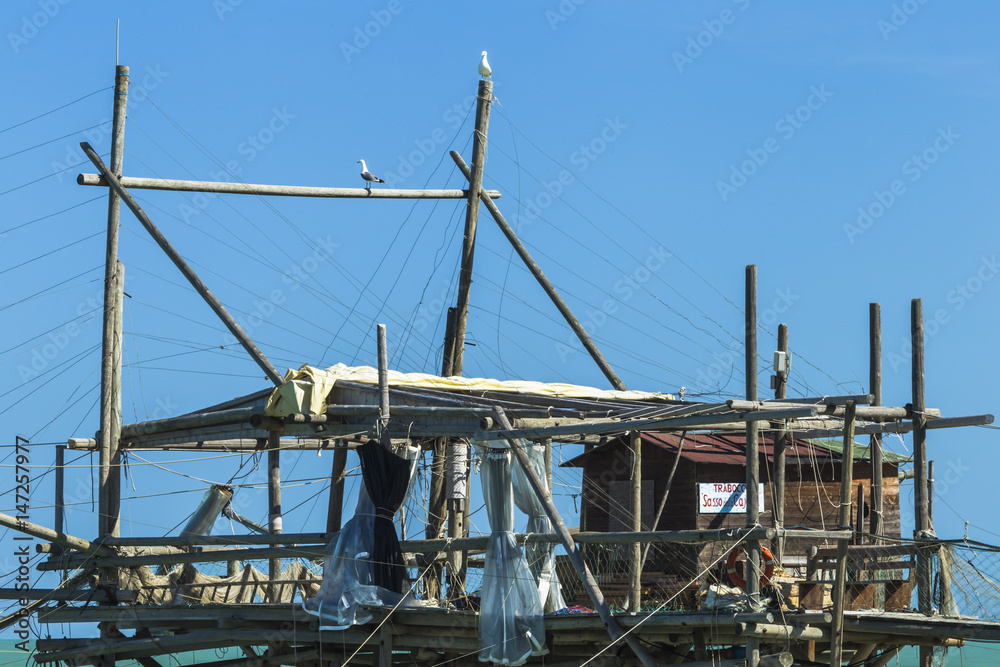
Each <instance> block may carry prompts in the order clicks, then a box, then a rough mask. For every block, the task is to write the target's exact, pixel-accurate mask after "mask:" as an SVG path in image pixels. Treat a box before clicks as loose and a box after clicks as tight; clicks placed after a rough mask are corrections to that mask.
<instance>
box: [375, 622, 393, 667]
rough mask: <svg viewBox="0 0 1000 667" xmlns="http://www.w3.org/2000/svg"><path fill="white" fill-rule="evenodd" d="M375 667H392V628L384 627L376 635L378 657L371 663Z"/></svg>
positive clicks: (389, 626)
mask: <svg viewBox="0 0 1000 667" xmlns="http://www.w3.org/2000/svg"><path fill="white" fill-rule="evenodd" d="M373 663H374V664H375V665H376V667H392V626H391V625H384V626H383V627H382V628H381V629H380V630H379V633H378V655H377V658H376V660H374V661H373Z"/></svg>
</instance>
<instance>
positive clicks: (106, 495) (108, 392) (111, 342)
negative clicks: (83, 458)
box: [97, 65, 128, 536]
mask: <svg viewBox="0 0 1000 667" xmlns="http://www.w3.org/2000/svg"><path fill="white" fill-rule="evenodd" d="M127 104H128V67H127V66H126V65H119V66H118V67H116V68H115V98H114V112H113V115H112V119H111V158H110V161H111V165H110V167H109V169H110V170H111V172H112V173H113V174H114V175H115V176H121V173H122V162H123V158H124V155H125V115H126V106H127ZM120 209H121V200H120V198H119V196H118V193H117V192H115V191H114V190H109V191H108V235H107V244H106V248H105V254H104V320H103V330H102V335H101V425H100V428H101V452H100V472H99V477H98V488H99V494H98V515H97V516H98V534H99V535H112V536H117V534H118V533H117V531H118V515H117V513H115V514H114V515H113V514H112V511H113V509H112V504H113V502H114V501H113V500H112V495H113V493H114V490H115V484H114V481H113V480H112V477H117V476H118V475H119V470H118V468H117V467H116V466H115V458H116V456H117V452H118V439H119V436H120V433H121V413H120V412H118V413H117V414H116V410H115V406H116V405H118V404H119V400H120V398H119V397H118V396H116V395H115V387H116V383H115V380H114V377H115V373H116V371H115V367H114V360H115V347H116V345H118V344H120V341H121V336H120V334H118V335H116V331H115V304H116V302H117V300H118V296H117V293H118V288H119V285H118V281H117V278H118V224H119V212H120ZM119 359H120V357H119ZM120 373H121V369H120V368H119V369H118V374H119V376H120Z"/></svg>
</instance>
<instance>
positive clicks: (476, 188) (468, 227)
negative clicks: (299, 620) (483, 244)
mask: <svg viewBox="0 0 1000 667" xmlns="http://www.w3.org/2000/svg"><path fill="white" fill-rule="evenodd" d="M492 105H493V82H492V81H490V80H488V79H482V80H480V82H479V94H478V96H477V100H476V127H475V130H474V132H475V133H474V135H473V137H472V170H471V173H470V175H469V199H468V203H467V205H466V209H465V234H464V236H463V238H462V265H461V269H460V273H459V278H458V316H457V319H456V320H455V354H454V359H455V361H454V366H455V367H454V369H453V370H452V372H453V373H454V375H461V374H462V365H463V360H464V358H465V331H466V324H467V322H468V317H469V293H470V291H471V289H472V262H473V257H474V255H475V251H476V225H477V223H478V221H479V192H480V190H481V189H482V185H483V168H484V167H485V165H486V134H487V130H488V129H489V125H490V107H491V106H492Z"/></svg>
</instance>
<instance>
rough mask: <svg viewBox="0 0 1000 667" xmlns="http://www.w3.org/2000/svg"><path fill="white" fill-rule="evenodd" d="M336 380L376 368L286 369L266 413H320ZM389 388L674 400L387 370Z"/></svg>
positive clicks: (364, 375) (370, 379)
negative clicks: (282, 381)
mask: <svg viewBox="0 0 1000 667" xmlns="http://www.w3.org/2000/svg"><path fill="white" fill-rule="evenodd" d="M337 381H345V382H357V383H359V384H371V385H377V384H378V369H375V368H372V367H371V366H345V365H344V364H337V365H336V366H331V367H330V368H327V369H326V370H320V369H318V368H313V367H311V366H309V365H305V366H302V368H300V369H298V370H297V371H293V370H289V371H288V373H287V374H286V375H285V383H284V384H283V385H281V386H280V387H277V388H275V390H274V392H273V393H272V394H271V397H270V398H269V399H268V401H267V414H268V415H270V416H272V417H284V416H286V415H290V414H293V413H311V414H323V413H324V412H326V397H327V395H329V393H330V390H331V389H333V386H334V384H335V383H336V382H337ZM389 386H390V387H418V388H422V389H436V390H438V391H462V392H486V391H492V392H507V393H511V394H530V395H532V396H553V397H559V398H586V399H594V400H602V399H603V400H628V401H650V400H673V398H674V397H673V396H672V395H670V394H660V393H651V392H645V391H618V390H615V389H596V388H594V387H584V386H581V385H576V384H564V383H560V382H556V383H546V382H534V381H530V380H493V379H490V378H466V377H438V376H436V375H430V374H429V373H401V372H399V371H392V370H390V371H389Z"/></svg>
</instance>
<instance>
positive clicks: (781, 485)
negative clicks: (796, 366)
mask: <svg viewBox="0 0 1000 667" xmlns="http://www.w3.org/2000/svg"><path fill="white" fill-rule="evenodd" d="M778 352H784V355H785V368H784V370H781V371H779V370H775V383H774V398H775V400H779V401H780V400H782V399H783V398H785V396H786V394H787V390H788V325H787V324H784V323H782V324H779V325H778ZM774 426H775V427H776V428H777V430H776V432H775V434H774V468H773V472H772V479H773V480H774V484H773V485H772V487H771V491H772V492H771V511H772V513H773V515H774V527H775V528H778V529H781V528H784V527H785V445H786V443H787V442H788V429H787V428H786V426H787V424H786V422H783V421H782V422H776V423H775V424H774ZM774 556H775V558H777V560H778V564H781V563H783V562H784V560H785V538H784V536H783V535H782V534H781V533H778V537H777V538H775V540H774Z"/></svg>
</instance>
